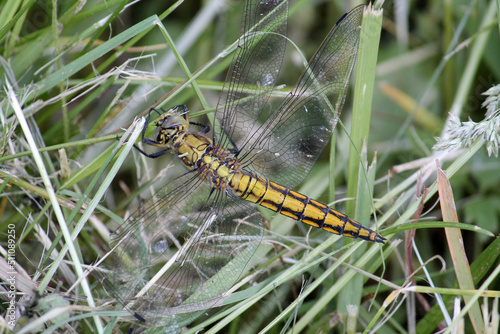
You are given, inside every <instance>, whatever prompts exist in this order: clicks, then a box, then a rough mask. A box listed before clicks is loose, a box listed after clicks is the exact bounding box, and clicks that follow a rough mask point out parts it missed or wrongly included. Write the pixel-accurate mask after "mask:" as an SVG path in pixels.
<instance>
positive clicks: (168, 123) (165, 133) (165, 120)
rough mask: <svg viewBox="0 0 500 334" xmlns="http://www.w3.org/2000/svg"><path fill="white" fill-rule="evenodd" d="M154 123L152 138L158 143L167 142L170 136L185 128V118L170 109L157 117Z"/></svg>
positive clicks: (163, 143) (165, 143) (164, 143)
mask: <svg viewBox="0 0 500 334" xmlns="http://www.w3.org/2000/svg"><path fill="white" fill-rule="evenodd" d="M155 125H156V128H155V130H154V132H153V138H154V140H155V142H156V143H157V144H159V145H167V144H169V141H170V140H171V139H172V138H174V137H175V136H176V135H178V134H179V132H181V131H185V130H186V128H187V122H186V119H185V118H184V117H183V116H182V115H178V114H173V113H172V112H171V110H169V111H168V112H166V113H164V114H162V115H161V116H160V117H158V119H157V120H156V121H155Z"/></svg>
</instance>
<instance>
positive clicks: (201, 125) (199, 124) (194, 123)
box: [189, 122, 211, 133]
mask: <svg viewBox="0 0 500 334" xmlns="http://www.w3.org/2000/svg"><path fill="white" fill-rule="evenodd" d="M189 124H191V125H196V126H200V127H201V128H202V129H201V130H200V133H207V132H208V131H210V129H211V127H210V125H207V124H203V123H198V122H189Z"/></svg>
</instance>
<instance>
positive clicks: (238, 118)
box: [214, 0, 288, 150]
mask: <svg viewBox="0 0 500 334" xmlns="http://www.w3.org/2000/svg"><path fill="white" fill-rule="evenodd" d="M287 16H288V1H286V0H261V1H246V2H245V10H244V13H243V17H242V27H241V32H240V39H239V46H238V49H237V50H236V52H235V55H234V58H233V62H232V64H231V67H230V69H229V71H228V74H227V78H226V82H225V84H224V87H223V90H222V92H221V95H220V98H219V103H218V105H217V110H216V112H215V117H216V119H217V121H218V124H214V126H215V131H214V134H217V135H218V136H217V137H216V138H214V143H216V144H217V145H219V146H221V147H224V148H227V149H235V150H237V149H238V148H235V147H234V144H235V143H236V142H239V141H241V139H244V137H243V138H242V136H244V135H245V134H247V133H248V132H245V131H244V129H246V128H247V127H248V126H249V122H250V123H255V121H256V120H257V119H259V118H260V117H261V115H262V114H263V112H264V110H265V106H266V104H267V103H268V100H269V96H270V94H271V93H272V91H273V89H274V87H275V85H276V81H277V78H278V74H279V71H280V68H281V63H282V62H283V56H284V53H285V48H286V29H287Z"/></svg>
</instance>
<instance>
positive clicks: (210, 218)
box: [99, 173, 263, 332]
mask: <svg viewBox="0 0 500 334" xmlns="http://www.w3.org/2000/svg"><path fill="white" fill-rule="evenodd" d="M169 186H170V187H169V189H167V190H165V191H163V193H161V192H160V195H159V196H153V198H151V199H150V200H149V201H148V202H147V203H146V205H145V206H144V207H145V210H139V211H137V212H136V213H135V214H134V215H133V216H132V217H131V218H129V219H128V220H127V221H126V223H125V224H124V227H123V229H122V230H121V231H118V233H117V234H116V235H115V236H114V238H113V239H114V242H113V246H114V247H115V248H114V250H113V252H112V253H111V254H110V256H109V257H108V258H107V259H105V262H104V263H103V266H102V268H101V269H100V272H99V275H100V277H101V278H102V279H103V283H104V286H105V288H106V290H108V292H109V293H110V294H111V295H112V296H113V297H115V298H116V299H117V300H118V301H119V302H120V303H121V304H122V305H124V307H125V308H126V309H128V310H130V311H131V312H134V313H135V314H137V315H138V317H137V318H143V319H145V323H144V324H143V325H144V326H148V327H149V326H154V327H162V328H168V329H169V331H171V332H176V331H178V330H179V329H180V328H181V327H182V326H185V325H186V324H188V323H189V322H191V321H192V320H193V319H194V318H196V317H198V316H199V315H200V314H201V313H203V311H204V310H206V309H208V308H210V307H213V306H215V305H216V304H217V302H219V301H220V300H221V298H222V296H223V293H224V292H226V291H227V290H228V289H229V288H230V287H231V286H233V285H234V284H235V283H236V281H237V280H238V279H239V278H240V276H241V274H242V272H243V271H244V270H245V267H246V266H247V265H248V262H249V260H250V258H251V257H252V255H253V254H254V252H255V250H256V248H257V247H258V245H259V244H260V242H261V239H262V234H263V229H262V227H263V225H262V224H263V219H262V216H261V215H260V214H258V213H256V211H255V209H254V208H253V207H252V205H249V204H247V203H246V202H244V201H241V200H240V199H239V198H233V197H231V196H230V195H228V194H227V193H222V192H219V191H216V190H212V189H211V188H210V187H209V186H207V185H206V184H205V183H204V182H203V180H201V179H200V178H199V177H198V176H196V175H195V174H194V173H189V174H185V175H183V176H181V177H179V178H178V179H176V180H175V181H174V182H173V183H172V184H171V185H169Z"/></svg>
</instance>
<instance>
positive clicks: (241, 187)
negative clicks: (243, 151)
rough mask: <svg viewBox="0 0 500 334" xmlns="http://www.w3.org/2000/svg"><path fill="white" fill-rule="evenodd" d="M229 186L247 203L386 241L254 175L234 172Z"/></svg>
mask: <svg viewBox="0 0 500 334" xmlns="http://www.w3.org/2000/svg"><path fill="white" fill-rule="evenodd" d="M229 187H230V188H231V190H232V191H233V192H234V193H235V194H236V195H238V196H239V197H241V198H242V199H244V200H246V201H249V202H253V203H257V204H259V205H262V206H263V207H266V208H268V209H270V210H273V211H275V212H278V213H281V214H282V215H285V216H287V217H290V218H292V219H295V220H299V221H301V222H303V223H306V224H308V225H311V226H314V227H317V228H321V229H323V230H325V231H328V232H331V233H334V234H339V235H343V236H346V237H351V238H360V239H364V240H368V241H376V242H381V243H383V241H384V240H385V238H383V237H382V236H380V235H379V234H378V233H377V232H375V231H372V230H371V229H369V228H367V227H364V226H363V225H361V224H359V223H358V222H356V221H354V220H352V219H350V218H349V217H347V216H346V215H345V214H343V213H340V212H338V211H335V210H333V209H331V208H329V207H328V206H327V205H325V204H323V203H320V202H318V201H315V200H313V199H310V198H309V197H307V196H305V195H302V194H299V193H298V192H295V191H293V190H290V189H288V188H286V187H283V186H280V185H279V184H276V183H274V182H272V181H269V180H267V179H264V178H262V177H259V176H257V175H255V174H253V173H248V172H245V171H238V172H235V173H234V174H233V175H232V178H231V180H230V182H229Z"/></svg>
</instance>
